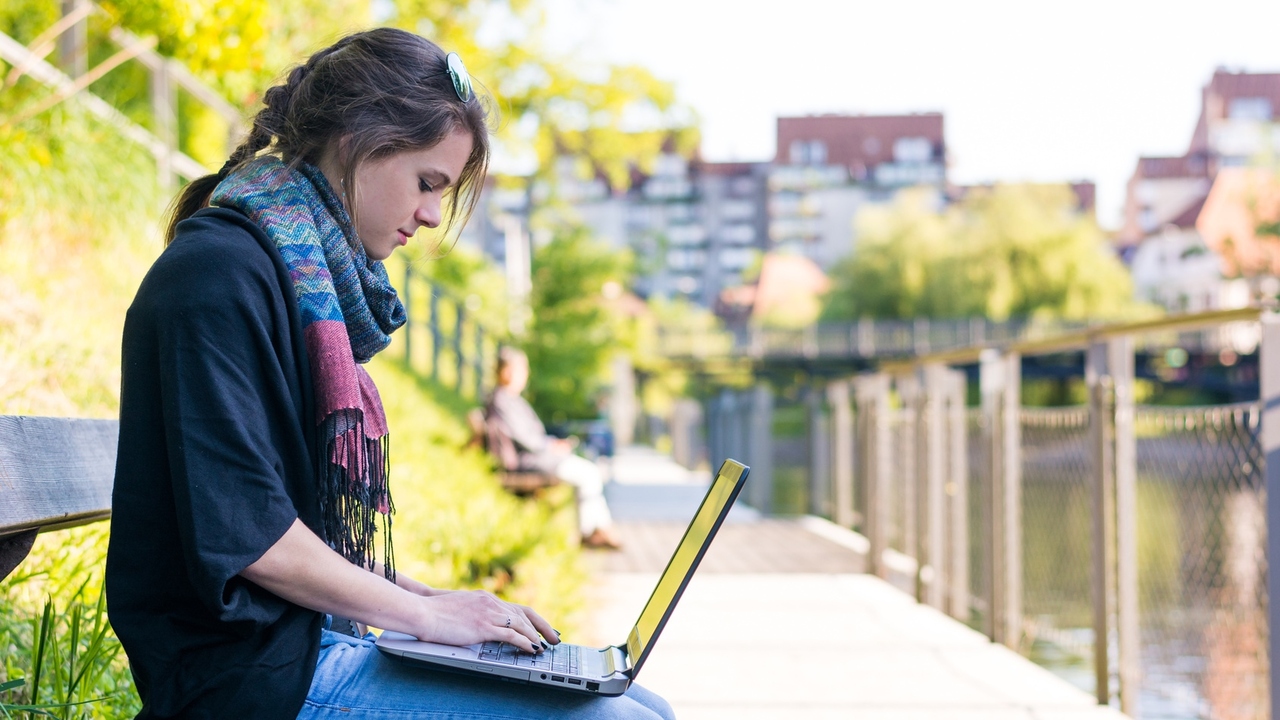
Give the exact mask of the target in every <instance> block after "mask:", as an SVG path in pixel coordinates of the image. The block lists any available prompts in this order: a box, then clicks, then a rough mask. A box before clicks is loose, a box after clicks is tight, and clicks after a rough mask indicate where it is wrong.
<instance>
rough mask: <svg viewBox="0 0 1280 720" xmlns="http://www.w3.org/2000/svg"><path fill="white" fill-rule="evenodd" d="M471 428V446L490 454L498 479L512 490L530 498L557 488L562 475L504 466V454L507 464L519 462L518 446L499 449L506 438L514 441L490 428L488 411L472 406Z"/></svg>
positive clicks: (516, 493)
mask: <svg viewBox="0 0 1280 720" xmlns="http://www.w3.org/2000/svg"><path fill="white" fill-rule="evenodd" d="M467 427H468V428H469V429H470V431H471V435H470V437H469V438H468V439H467V444H466V446H467V447H478V448H480V449H482V450H485V451H486V452H488V453H489V455H490V457H492V458H493V460H494V463H495V465H497V473H498V481H499V482H501V483H502V487H503V488H504V489H506V490H507V491H508V492H510V493H512V494H515V495H519V496H521V497H528V496H530V495H535V494H537V493H538V492H540V491H542V490H544V489H546V488H549V487H554V486H556V485H559V484H560V478H558V477H556V476H555V475H551V474H550V473H541V472H536V471H533V470H510V469H506V468H504V467H503V464H504V456H508V455H509V456H510V457H506V458H505V460H506V462H507V463H511V464H514V462H515V447H514V446H512V447H511V448H510V449H509V450H505V449H502V448H498V447H496V446H498V445H500V444H502V443H503V442H504V441H505V442H506V443H507V444H510V443H511V441H510V440H509V439H506V438H503V437H502V436H501V434H500V433H498V432H497V431H496V430H495V429H494V428H492V427H490V426H489V424H488V423H487V422H486V421H485V416H484V410H482V409H480V408H472V409H471V411H470V412H468V413H467Z"/></svg>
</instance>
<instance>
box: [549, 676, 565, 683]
mask: <svg viewBox="0 0 1280 720" xmlns="http://www.w3.org/2000/svg"><path fill="white" fill-rule="evenodd" d="M551 679H552V680H554V681H556V682H564V676H563V675H552V676H551Z"/></svg>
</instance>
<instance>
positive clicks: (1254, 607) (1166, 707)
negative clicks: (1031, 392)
mask: <svg viewBox="0 0 1280 720" xmlns="http://www.w3.org/2000/svg"><path fill="white" fill-rule="evenodd" d="M1260 412H1261V408H1260V406H1259V405H1258V404H1257V403H1246V404H1239V405H1228V406H1218V407H1195V408H1174V409H1168V408H1139V409H1138V411H1137V413H1136V418H1135V420H1136V432H1137V450H1138V453H1137V465H1138V551H1139V565H1138V587H1139V610H1140V614H1139V618H1140V631H1141V638H1142V649H1141V660H1142V680H1141V693H1140V696H1139V697H1140V701H1139V703H1140V713H1141V716H1142V717H1143V718H1175V717H1177V718H1181V717H1211V718H1215V719H1216V718H1222V719H1229V720H1236V719H1241V720H1243V719H1249V720H1254V719H1261V718H1264V717H1268V715H1269V697H1268V690H1267V672H1268V664H1267V661H1268V659H1267V651H1266V648H1267V627H1266V607H1267V586H1266V552H1265V550H1266V537H1267V530H1266V512H1265V502H1266V499H1265V488H1264V484H1263V456H1262V451H1261V447H1260V444H1259V436H1258V428H1259V417H1260Z"/></svg>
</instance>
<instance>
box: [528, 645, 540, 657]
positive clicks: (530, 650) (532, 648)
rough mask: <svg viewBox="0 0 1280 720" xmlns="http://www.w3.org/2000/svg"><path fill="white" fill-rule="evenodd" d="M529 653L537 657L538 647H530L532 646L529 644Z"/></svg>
mask: <svg viewBox="0 0 1280 720" xmlns="http://www.w3.org/2000/svg"><path fill="white" fill-rule="evenodd" d="M529 652H531V653H533V654H534V655H537V654H538V646H537V645H532V644H531V645H529Z"/></svg>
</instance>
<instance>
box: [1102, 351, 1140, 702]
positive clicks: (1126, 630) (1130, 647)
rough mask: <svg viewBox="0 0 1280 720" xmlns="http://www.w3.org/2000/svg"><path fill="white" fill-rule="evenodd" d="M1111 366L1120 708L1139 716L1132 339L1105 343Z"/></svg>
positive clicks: (1136, 451)
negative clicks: (1113, 415)
mask: <svg viewBox="0 0 1280 720" xmlns="http://www.w3.org/2000/svg"><path fill="white" fill-rule="evenodd" d="M1107 371H1108V374H1109V375H1110V376H1111V381H1112V390H1113V396H1112V397H1113V402H1114V406H1113V412H1114V413H1115V419H1114V421H1113V422H1112V428H1113V429H1114V432H1115V435H1114V436H1113V442H1114V443H1115V448H1114V450H1113V451H1112V457H1113V458H1114V460H1115V470H1114V477H1115V490H1116V500H1115V503H1116V505H1115V507H1116V520H1115V523H1116V635H1117V640H1118V642H1119V653H1118V656H1117V661H1118V664H1119V668H1118V670H1119V674H1120V712H1122V713H1124V714H1126V715H1128V716H1130V717H1137V716H1138V684H1139V680H1140V673H1141V669H1142V664H1141V657H1140V655H1139V653H1140V652H1141V638H1140V637H1139V632H1138V457H1137V454H1138V446H1137V438H1136V436H1135V434H1134V398H1133V377H1134V358H1133V338H1132V336H1128V335H1125V336H1122V337H1116V338H1112V339H1111V340H1110V341H1109V342H1108V343H1107Z"/></svg>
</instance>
